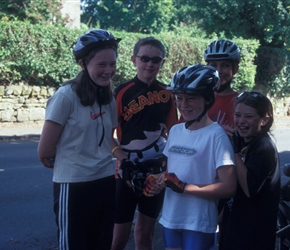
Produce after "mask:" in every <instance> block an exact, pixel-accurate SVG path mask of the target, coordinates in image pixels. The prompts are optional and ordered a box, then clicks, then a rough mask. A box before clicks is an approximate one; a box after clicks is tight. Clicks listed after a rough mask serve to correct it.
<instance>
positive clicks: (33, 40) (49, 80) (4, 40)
mask: <svg viewBox="0 0 290 250" xmlns="http://www.w3.org/2000/svg"><path fill="white" fill-rule="evenodd" d="M0 28H1V33H0V45H1V48H2V49H1V51H0V59H1V60H0V85H5V84H14V83H18V82H25V83H28V84H30V85H44V86H48V87H49V86H53V87H58V86H60V85H61V84H62V83H63V82H64V81H65V80H67V79H70V78H73V77H75V76H76V74H77V73H78V72H79V70H80V68H79V66H78V65H77V64H76V63H75V60H74V58H73V55H72V48H73V46H74V44H75V42H76V39H77V37H78V36H79V35H80V34H82V33H84V32H86V31H87V30H84V29H68V28H60V27H55V26H41V25H31V24H29V23H24V22H0ZM112 33H113V34H114V35H115V36H116V37H120V38H122V41H121V42H120V47H119V57H118V62H117V66H118V70H117V73H116V75H115V76H114V79H113V83H114V85H117V84H118V83H121V82H124V81H126V80H128V79H129V78H131V77H133V76H134V75H135V73H136V69H135V67H134V65H133V63H132V62H131V60H130V58H131V55H132V52H133V47H134V44H135V43H136V41H137V40H138V39H139V38H141V37H145V35H144V34H137V33H126V32H119V31H112ZM154 37H155V38H158V39H160V40H161V41H162V42H163V43H164V44H165V46H166V49H167V51H168V54H167V57H166V62H165V64H164V66H163V68H162V70H161V72H160V74H159V76H158V78H159V79H160V80H161V81H162V82H164V83H166V84H169V83H170V79H171V77H172V75H173V74H174V72H175V71H176V70H177V69H179V68H180V67H183V66H185V65H189V64H193V63H204V61H203V51H204V49H205V48H206V46H207V45H208V44H209V43H210V42H211V40H207V39H203V38H199V37H189V36H188V37H187V36H185V35H182V36H177V35H174V34H170V33H162V34H158V35H154ZM234 41H235V42H236V43H237V44H238V45H239V46H240V47H241V49H242V61H241V63H240V69H239V72H238V74H237V75H236V77H235V80H234V88H235V89H237V90H239V91H240V90H251V89H252V88H253V87H254V83H255V75H256V65H255V64H254V60H255V58H256V50H257V49H258V47H259V43H258V42H257V41H256V40H244V39H240V38H237V39H235V40H234ZM256 80H257V79H256ZM259 81H260V80H259V79H258V82H259ZM281 84H282V81H281Z"/></svg>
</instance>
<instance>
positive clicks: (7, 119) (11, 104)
mask: <svg viewBox="0 0 290 250" xmlns="http://www.w3.org/2000/svg"><path fill="white" fill-rule="evenodd" d="M54 91H55V89H53V88H46V87H39V86H28V85H24V84H21V85H10V86H0V122H1V124H3V123H11V122H13V123H35V122H43V120H44V114H45V106H46V101H47V99H48V98H49V97H50V96H52V95H53V93H54Z"/></svg>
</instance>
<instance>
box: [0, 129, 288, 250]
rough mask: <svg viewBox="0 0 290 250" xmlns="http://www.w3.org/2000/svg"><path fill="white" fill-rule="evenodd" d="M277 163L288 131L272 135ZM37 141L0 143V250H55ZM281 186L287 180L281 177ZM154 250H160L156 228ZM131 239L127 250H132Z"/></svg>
mask: <svg viewBox="0 0 290 250" xmlns="http://www.w3.org/2000/svg"><path fill="white" fill-rule="evenodd" d="M274 137H275V140H276V144H277V148H278V151H279V156H280V163H281V166H283V165H284V164H285V163H287V162H290V141H289V139H290V129H289V128H282V129H277V130H276V131H274ZM37 143H38V141H31V140H29V141H10V142H8V141H7V142H4V141H2V142H0V249H1V250H30V249H31V250H55V249H57V248H56V230H57V229H56V225H55V222H54V214H53V211H52V205H53V197H52V181H51V179H52V171H51V170H50V169H46V168H44V167H42V165H41V164H40V163H39V161H38V159H37V155H36V148H37ZM281 176H282V183H284V182H286V181H287V180H288V179H289V177H286V176H284V175H283V173H282V174H281ZM155 231H156V233H155V237H154V250H160V249H163V248H164V247H163V241H162V235H161V230H160V225H159V224H157V225H156V230H155ZM133 249H134V242H133V236H132V235H131V237H130V241H129V242H128V245H127V248H126V250H133Z"/></svg>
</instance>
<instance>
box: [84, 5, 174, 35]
mask: <svg viewBox="0 0 290 250" xmlns="http://www.w3.org/2000/svg"><path fill="white" fill-rule="evenodd" d="M82 2H83V5H82V6H83V14H82V16H81V20H82V22H84V23H86V24H87V25H88V26H96V25H98V26H100V27H101V28H104V29H108V28H110V29H115V30H124V31H128V32H142V33H160V32H161V31H164V30H168V28H169V25H170V20H171V19H172V18H173V15H174V7H173V4H172V1H171V0H125V1H118V0H110V1H107V0H100V1H97V0H86V1H84V0H83V1H82Z"/></svg>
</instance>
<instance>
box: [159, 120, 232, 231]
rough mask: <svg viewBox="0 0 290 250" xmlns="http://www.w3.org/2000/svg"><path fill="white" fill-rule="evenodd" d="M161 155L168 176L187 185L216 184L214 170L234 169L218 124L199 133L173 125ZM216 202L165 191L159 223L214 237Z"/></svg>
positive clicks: (202, 129) (182, 126) (216, 216)
mask: <svg viewBox="0 0 290 250" xmlns="http://www.w3.org/2000/svg"><path fill="white" fill-rule="evenodd" d="M163 153H164V154H165V155H166V156H167V157H168V172H173V173H175V174H176V175H177V177H178V178H179V179H180V180H181V181H183V182H186V183H189V184H197V185H208V184H212V183H216V182H218V181H219V180H218V177H217V172H216V170H217V169H218V168H219V167H220V166H223V165H234V154H233V150H232V146H231V144H230V141H229V139H228V136H227V135H226V133H225V132H224V130H223V128H222V127H220V126H219V125H218V124H217V123H213V124H211V125H209V126H207V127H204V128H201V129H198V130H188V129H186V128H185V125H184V123H181V124H177V125H175V126H174V127H173V128H172V129H171V130H170V133H169V138H168V141H167V144H166V146H165V149H164V152H163ZM217 201H218V200H216V199H206V198H200V197H197V196H194V195H190V194H184V193H182V194H180V193H176V192H173V191H172V190H171V189H170V188H166V192H165V198H164V203H163V209H162V216H161V218H160V221H159V222H160V223H161V224H162V225H163V226H164V227H166V228H170V229H186V230H194V231H199V232H205V233H213V232H215V231H216V227H217V223H218V212H217Z"/></svg>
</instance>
